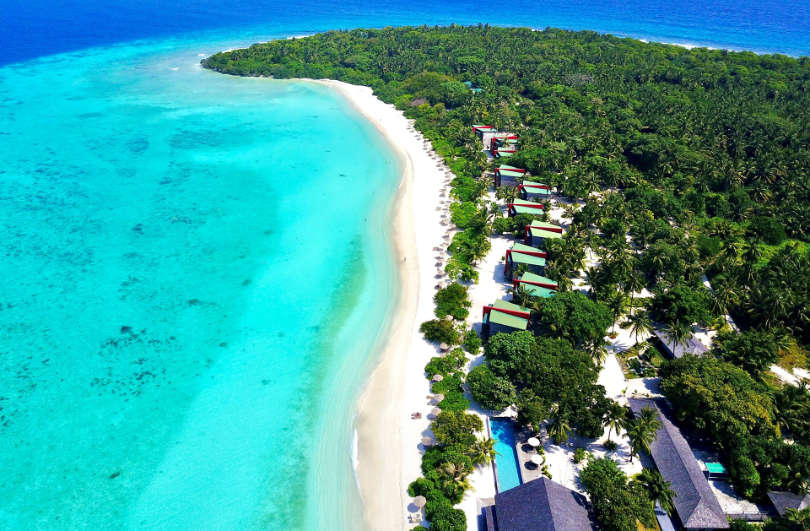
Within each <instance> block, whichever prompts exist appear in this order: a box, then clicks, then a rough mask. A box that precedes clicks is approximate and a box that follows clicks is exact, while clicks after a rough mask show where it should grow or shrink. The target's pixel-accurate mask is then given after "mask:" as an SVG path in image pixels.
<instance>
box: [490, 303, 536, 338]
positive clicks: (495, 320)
mask: <svg viewBox="0 0 810 531" xmlns="http://www.w3.org/2000/svg"><path fill="white" fill-rule="evenodd" d="M530 317H531V312H530V311H529V309H528V308H524V307H523V306H518V305H517V304H512V303H511V302H506V301H504V300H497V301H495V304H493V305H492V306H484V316H483V320H482V325H481V337H482V339H483V340H484V341H486V340H487V339H489V336H490V335H491V334H497V333H498V332H505V333H509V332H514V331H516V330H526V329H527V328H529V319H530Z"/></svg>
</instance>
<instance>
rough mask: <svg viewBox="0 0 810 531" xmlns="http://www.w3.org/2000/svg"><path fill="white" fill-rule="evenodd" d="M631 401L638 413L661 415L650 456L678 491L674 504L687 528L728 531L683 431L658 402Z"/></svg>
mask: <svg viewBox="0 0 810 531" xmlns="http://www.w3.org/2000/svg"><path fill="white" fill-rule="evenodd" d="M629 402H630V409H632V410H633V412H634V413H636V414H637V413H639V412H640V411H641V410H642V409H644V408H647V407H651V408H653V409H655V410H656V411H657V412H658V418H659V420H660V421H661V424H662V426H661V428H660V429H659V430H658V433H657V434H656V437H655V440H654V441H653V442H652V443H651V444H650V454H651V455H652V458H653V461H654V462H655V466H656V467H657V468H658V471H659V472H661V475H662V476H663V477H664V479H665V480H667V481H669V483H670V485H671V487H672V490H673V491H674V492H675V498H674V499H673V505H674V506H675V512H676V513H677V514H678V518H680V520H681V524H682V525H683V527H684V528H685V529H728V527H729V524H728V520H727V519H726V515H725V513H724V512H723V509H722V508H721V507H720V503H719V502H718V501H717V498H716V497H715V495H714V492H712V488H711V487H710V486H709V482H708V481H707V480H706V477H705V476H704V475H703V471H702V470H701V469H700V465H699V464H698V462H697V459H695V455H694V454H693V453H692V449H691V448H690V447H689V443H687V442H686V439H684V437H683V435H681V431H680V430H679V429H678V428H677V427H676V426H675V425H674V424H672V422H670V421H669V419H668V418H667V417H666V416H665V415H664V414H662V413H661V410H660V409H659V408H658V405H657V404H656V403H655V401H654V400H650V399H639V398H631V399H629Z"/></svg>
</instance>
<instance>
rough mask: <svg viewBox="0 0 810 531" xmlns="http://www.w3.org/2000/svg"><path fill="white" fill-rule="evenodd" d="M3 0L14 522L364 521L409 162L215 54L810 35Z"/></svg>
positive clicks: (384, 10) (0, 331) (520, 11)
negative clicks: (371, 429)
mask: <svg viewBox="0 0 810 531" xmlns="http://www.w3.org/2000/svg"><path fill="white" fill-rule="evenodd" d="M0 5H2V7H3V10H4V25H5V27H4V32H3V33H2V35H0V65H1V66H0V116H2V119H0V158H2V160H3V161H4V166H3V167H2V168H0V176H2V180H0V183H2V184H0V236H2V242H3V244H2V245H3V248H4V253H5V256H6V259H5V260H3V262H2V265H0V272H2V278H3V279H4V280H3V281H2V284H0V286H2V288H3V289H2V298H0V368H1V369H2V372H0V388H2V389H3V391H2V392H0V444H2V447H3V448H4V452H3V454H2V456H0V470H2V472H0V498H1V499H2V501H0V526H1V527H3V528H6V529H28V528H48V529H75V528H97V529H113V528H114V529H119V528H139V529H140V528H153V529H161V528H173V529H185V528H194V529H198V528H211V529H222V528H234V527H237V528H257V529H323V528H329V529H333V530H336V531H341V530H350V529H361V528H363V525H364V523H363V520H362V518H363V517H362V501H361V500H360V497H359V494H358V491H357V488H356V484H355V478H354V473H353V465H354V463H353V460H355V459H356V455H354V454H353V452H354V451H355V449H354V443H353V438H354V433H353V421H354V418H353V417H354V413H355V402H356V400H357V397H358V395H359V393H360V392H361V391H362V388H363V383H364V381H365V379H366V377H367V376H368V374H369V372H370V370H371V369H372V367H373V366H374V363H375V362H376V360H377V359H378V352H379V346H380V345H381V343H382V341H383V340H384V337H385V332H386V330H387V328H388V326H389V325H390V322H389V321H390V318H391V314H392V311H393V309H394V307H395V306H396V303H397V299H398V288H397V285H398V284H397V271H396V267H395V264H393V261H392V248H391V236H390V221H389V218H390V212H391V207H392V202H393V199H394V194H395V191H396V188H397V185H398V183H399V178H400V174H401V167H400V164H399V162H398V161H397V159H396V156H395V155H394V152H393V150H392V149H391V146H389V145H388V144H387V143H386V142H385V140H384V139H383V138H382V137H381V136H380V135H379V134H378V132H377V131H376V130H375V129H374V127H373V126H372V125H371V124H369V123H368V121H367V120H365V119H364V118H363V117H362V116H361V115H360V114H359V113H358V112H357V111H356V110H354V109H353V108H352V107H351V106H350V105H349V104H348V102H347V101H346V100H345V99H343V97H342V96H340V95H339V94H337V93H336V92H335V91H333V90H331V89H330V88H328V87H326V86H322V85H318V84H316V83H311V82H296V81H278V80H268V79H250V78H236V77H229V76H223V75H220V74H217V73H214V72H210V71H206V70H203V69H202V68H201V67H200V65H199V61H200V59H201V58H203V57H206V56H208V55H210V54H212V53H215V52H217V51H220V50H222V49H228V48H234V47H239V46H246V45H249V44H251V43H253V42H258V41H266V40H269V39H272V38H285V37H289V36H295V35H303V34H310V33H314V32H318V31H323V30H328V29H336V28H341V29H348V28H354V27H363V26H367V27H380V26H385V25H403V24H422V23H425V24H450V23H454V22H455V23H462V24H475V23H478V22H485V23H492V24H500V25H521V26H531V27H537V28H543V27H547V26H554V27H561V28H566V29H591V30H595V31H599V32H604V33H612V34H615V35H619V36H628V37H634V38H640V39H645V40H651V41H659V42H669V43H673V44H678V45H686V46H710V47H716V48H730V49H745V50H752V51H756V52H761V53H785V54H789V55H807V54H810V8H809V7H808V6H807V5H800V4H798V3H795V4H790V3H780V2H776V1H772V0H769V1H766V2H757V3H754V2H748V1H746V2H734V1H731V0H727V1H723V2H719V1H714V2H710V3H699V2H691V3H686V4H679V5H675V6H673V5H671V4H669V3H665V2H652V3H651V2H641V1H638V0H633V1H632V2H630V3H627V2H624V3H620V2H615V1H611V2H597V3H595V2H589V1H584V0H583V1H576V2H567V3H563V2H556V1H555V2H552V3H550V4H549V3H545V4H543V5H535V4H533V3H530V2H525V1H522V0H521V2H518V4H516V5H515V6H514V9H513V10H509V11H508V12H504V13H494V12H492V11H491V8H489V7H488V6H486V5H484V4H470V3H463V2H457V1H455V0H454V1H452V2H449V3H445V4H442V5H441V7H436V6H435V5H434V4H429V3H427V2H424V1H422V0H420V1H418V2H416V3H413V2H409V3H407V4H406V3H404V2H399V1H387V2H382V3H379V2H375V3H371V2H366V1H365V0H364V1H362V2H356V3H351V4H346V3H337V2H328V3H323V2H311V1H307V2H297V3H295V4H294V5H293V6H292V7H291V6H289V5H288V6H287V7H288V8H289V9H285V10H280V12H275V11H270V10H268V9H267V8H266V5H263V4H260V3H258V2H256V3H254V2H245V3H240V4H239V5H238V6H230V8H229V9H223V8H222V6H221V5H220V4H214V3H213V2H211V1H210V0H204V1H199V2H195V4H194V6H193V7H189V6H188V5H186V4H181V3H166V2H158V1H157V0H148V1H146V2H139V3H137V4H134V3H133V4H129V3H127V2H124V3H121V4H117V5H111V4H109V3H102V2H99V1H97V0H93V1H91V2H68V3H67V4H62V5H60V6H54V5H51V4H50V3H48V2H44V1H42V0H34V1H32V2H27V3H12V2H8V1H6V0H2V1H0ZM488 9H489V10H490V11H487V10H488Z"/></svg>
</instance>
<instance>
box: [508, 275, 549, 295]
mask: <svg viewBox="0 0 810 531" xmlns="http://www.w3.org/2000/svg"><path fill="white" fill-rule="evenodd" d="M518 286H523V289H525V290H526V291H528V292H529V293H530V294H531V295H533V296H535V297H540V298H543V299H548V298H549V297H553V296H554V295H555V294H556V293H557V283H556V282H555V281H553V280H551V279H550V278H547V277H544V276H541V275H535V274H534V273H530V272H528V271H526V272H525V273H523V274H522V275H520V278H516V279H515V280H513V281H512V287H514V288H515V289H518Z"/></svg>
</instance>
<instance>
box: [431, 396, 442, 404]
mask: <svg viewBox="0 0 810 531" xmlns="http://www.w3.org/2000/svg"><path fill="white" fill-rule="evenodd" d="M433 400H435V401H436V403H437V404H438V403H439V402H441V401H442V400H444V395H443V394H441V393H436V394H435V395H433Z"/></svg>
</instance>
